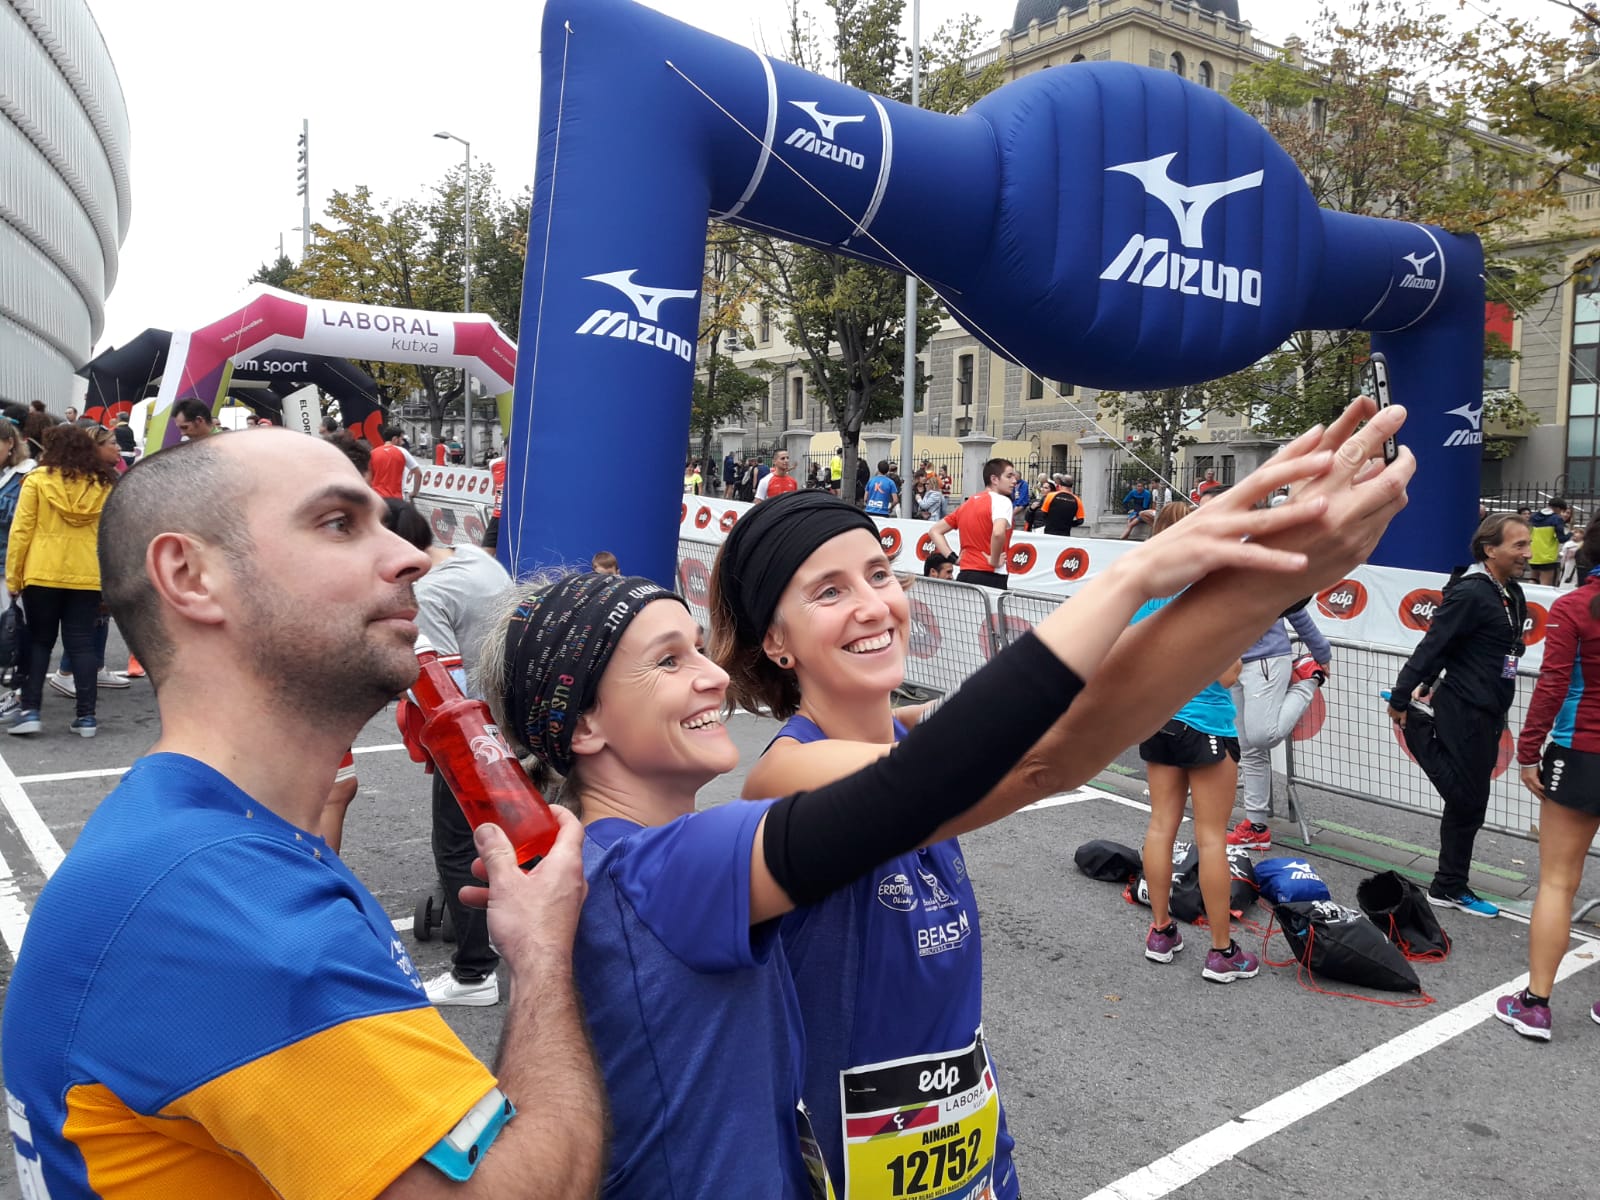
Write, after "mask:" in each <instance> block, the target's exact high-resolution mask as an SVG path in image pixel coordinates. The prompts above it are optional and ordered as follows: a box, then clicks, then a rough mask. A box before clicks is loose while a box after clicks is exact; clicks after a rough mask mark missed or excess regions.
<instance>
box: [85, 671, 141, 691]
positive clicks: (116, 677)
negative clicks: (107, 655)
mask: <svg viewBox="0 0 1600 1200" xmlns="http://www.w3.org/2000/svg"><path fill="white" fill-rule="evenodd" d="M94 684H95V686H96V687H103V688H125V687H132V686H133V682H132V681H131V680H130V679H129V678H128V677H127V676H126V675H124V674H123V673H122V672H121V671H113V670H112V669H111V668H110V667H101V668H100V673H99V674H98V675H96V676H95V677H94Z"/></svg>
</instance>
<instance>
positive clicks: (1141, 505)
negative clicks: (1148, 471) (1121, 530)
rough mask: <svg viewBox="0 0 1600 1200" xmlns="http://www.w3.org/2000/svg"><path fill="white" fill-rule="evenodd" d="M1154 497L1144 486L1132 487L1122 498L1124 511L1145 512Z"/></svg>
mask: <svg viewBox="0 0 1600 1200" xmlns="http://www.w3.org/2000/svg"><path fill="white" fill-rule="evenodd" d="M1153 499H1154V497H1152V496H1151V495H1150V493H1149V492H1148V491H1146V490H1145V489H1144V488H1130V489H1129V490H1128V494H1127V495H1126V496H1124V497H1123V498H1122V508H1123V511H1124V512H1131V513H1137V512H1144V511H1145V510H1146V509H1147V508H1149V507H1150V504H1151V501H1152V500H1153Z"/></svg>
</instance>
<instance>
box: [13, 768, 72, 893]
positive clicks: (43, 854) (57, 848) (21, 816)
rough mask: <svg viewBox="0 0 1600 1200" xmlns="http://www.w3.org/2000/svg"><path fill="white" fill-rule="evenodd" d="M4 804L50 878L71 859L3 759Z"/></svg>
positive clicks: (34, 856)
mask: <svg viewBox="0 0 1600 1200" xmlns="http://www.w3.org/2000/svg"><path fill="white" fill-rule="evenodd" d="M0 804H4V805H5V810H6V812H8V813H9V814H11V820H12V823H13V824H15V825H16V827H17V832H18V833H20V834H21V835H22V840H23V842H24V844H26V845H27V847H28V853H29V854H31V855H33V858H34V861H35V862H37V863H38V864H39V867H40V869H41V870H43V871H44V874H45V878H46V879H48V878H50V876H52V875H54V874H55V873H56V868H57V867H59V866H60V865H61V860H62V859H63V858H65V857H66V856H67V855H66V851H64V850H62V849H61V843H60V842H58V841H56V835H55V834H53V833H51V832H50V826H48V825H46V824H45V822H44V818H43V817H41V816H40V815H39V810H38V809H36V808H35V807H34V806H33V801H31V800H29V799H28V793H27V792H25V791H23V790H22V784H21V782H19V781H18V779H17V777H16V776H15V775H14V774H12V772H11V767H10V766H9V765H8V764H7V763H6V760H5V759H3V758H0Z"/></svg>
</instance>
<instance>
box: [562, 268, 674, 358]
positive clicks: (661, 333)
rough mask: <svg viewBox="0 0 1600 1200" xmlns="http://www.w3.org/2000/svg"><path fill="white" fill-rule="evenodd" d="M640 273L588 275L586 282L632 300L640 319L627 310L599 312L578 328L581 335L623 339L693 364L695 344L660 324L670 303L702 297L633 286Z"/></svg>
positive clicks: (664, 289) (600, 310)
mask: <svg viewBox="0 0 1600 1200" xmlns="http://www.w3.org/2000/svg"><path fill="white" fill-rule="evenodd" d="M636 273H637V272H636V271H609V272H607V273H605V274H604V275H585V276H584V278H585V279H587V280H590V281H592V282H594V283H603V284H605V285H606V286H607V287H613V288H616V289H617V291H619V292H621V293H622V294H623V295H624V296H626V297H627V298H628V303H630V304H631V305H633V310H634V312H636V313H638V315H639V319H638V320H634V319H633V317H632V315H631V314H630V313H629V312H628V311H627V310H626V309H624V310H622V311H620V312H619V311H616V310H614V309H609V308H597V309H595V310H594V312H592V313H590V314H589V319H588V320H587V321H585V322H584V323H583V324H582V325H580V326H578V330H577V331H578V332H579V333H581V334H588V335H590V336H592V337H613V338H621V339H622V340H623V341H629V342H638V343H640V344H641V345H647V346H654V347H655V348H656V349H658V350H665V351H666V352H667V353H668V354H673V355H676V356H677V357H678V358H681V359H682V360H683V361H684V362H693V361H694V343H693V342H691V341H689V340H688V339H687V338H685V337H683V336H682V335H681V334H676V333H673V332H672V331H671V330H668V329H663V328H661V326H659V325H658V324H656V322H657V321H659V320H660V319H661V306H662V305H663V304H665V303H666V302H667V301H669V300H693V299H694V298H695V297H696V296H698V295H699V294H700V293H699V292H698V291H678V290H674V289H672V288H650V287H640V286H639V285H638V284H636V283H634V282H633V277H634V275H635V274H636Z"/></svg>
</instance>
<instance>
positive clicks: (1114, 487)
mask: <svg viewBox="0 0 1600 1200" xmlns="http://www.w3.org/2000/svg"><path fill="white" fill-rule="evenodd" d="M1147 457H1148V456H1147ZM1234 461H1235V460H1234V458H1233V456H1232V455H1227V456H1225V457H1223V458H1222V459H1221V461H1220V463H1219V464H1217V465H1215V466H1213V464H1212V463H1211V462H1210V460H1208V459H1201V460H1199V461H1197V462H1190V463H1184V464H1183V465H1182V466H1179V467H1174V468H1173V471H1172V475H1171V477H1170V478H1171V483H1172V488H1171V491H1172V495H1171V499H1173V500H1187V499H1188V498H1189V497H1190V495H1191V494H1192V493H1193V492H1194V490H1195V488H1197V487H1199V486H1200V484H1201V483H1202V482H1203V481H1204V480H1205V477H1206V472H1207V471H1208V470H1214V471H1215V472H1216V476H1217V482H1218V483H1220V484H1223V485H1225V486H1229V487H1231V486H1232V485H1233V484H1234V483H1235V482H1237V481H1236V480H1235V479H1234ZM1141 479H1142V480H1144V481H1145V482H1146V484H1147V485H1148V486H1149V488H1150V491H1151V492H1152V493H1153V494H1154V496H1155V502H1156V505H1157V507H1159V506H1160V505H1161V504H1163V503H1165V501H1166V499H1167V496H1166V490H1167V485H1166V484H1165V483H1162V482H1161V481H1160V480H1157V479H1156V478H1155V477H1154V475H1152V474H1151V472H1150V471H1149V470H1148V469H1147V468H1146V467H1145V466H1144V464H1142V463H1137V462H1121V463H1118V464H1117V465H1116V466H1113V467H1111V468H1110V469H1109V470H1107V471H1106V479H1105V488H1106V503H1108V504H1110V505H1111V506H1112V507H1113V508H1114V509H1117V510H1119V511H1120V510H1121V508H1122V498H1123V497H1124V496H1126V495H1127V494H1128V493H1129V492H1130V491H1132V490H1133V485H1134V483H1135V482H1137V481H1138V480H1141Z"/></svg>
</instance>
